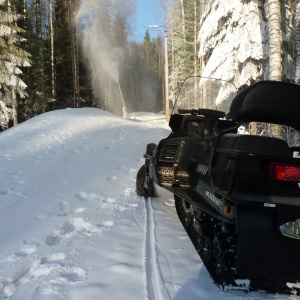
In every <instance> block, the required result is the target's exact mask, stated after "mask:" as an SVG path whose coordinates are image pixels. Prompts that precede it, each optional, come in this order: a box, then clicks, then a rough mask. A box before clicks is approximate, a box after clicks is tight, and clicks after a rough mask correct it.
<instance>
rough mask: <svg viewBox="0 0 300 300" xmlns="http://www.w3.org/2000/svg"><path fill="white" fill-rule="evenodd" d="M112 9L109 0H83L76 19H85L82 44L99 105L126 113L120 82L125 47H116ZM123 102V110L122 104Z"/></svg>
mask: <svg viewBox="0 0 300 300" xmlns="http://www.w3.org/2000/svg"><path fill="white" fill-rule="evenodd" d="M109 15H110V11H109V8H108V5H107V1H106V0H101V1H99V0H98V1H86V2H82V3H81V6H80V8H79V10H78V12H77V20H80V19H85V20H87V21H86V22H84V23H85V30H84V32H83V38H82V44H83V50H84V54H85V57H86V59H87V61H88V64H89V67H90V69H91V73H92V85H93V90H94V95H95V100H96V102H97V103H96V104H97V106H99V107H101V108H103V109H106V110H110V111H111V112H112V113H114V114H117V115H122V114H123V116H124V110H125V113H126V108H125V103H124V99H123V96H122V91H121V87H120V85H119V76H120V66H121V65H122V61H123V57H124V55H123V49H122V48H120V47H113V42H112V35H111V34H110V33H111V28H110V27H111V25H110V24H111V23H110V20H109V18H108V16H109ZM122 106H123V112H122V111H121V110H120V107H122Z"/></svg>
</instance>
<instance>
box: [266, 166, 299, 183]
mask: <svg viewBox="0 0 300 300" xmlns="http://www.w3.org/2000/svg"><path fill="white" fill-rule="evenodd" d="M270 176H271V178H273V179H276V180H284V181H289V182H300V166H291V165H283V164H277V163H271V166H270Z"/></svg>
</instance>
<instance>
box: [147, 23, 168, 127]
mask: <svg viewBox="0 0 300 300" xmlns="http://www.w3.org/2000/svg"><path fill="white" fill-rule="evenodd" d="M159 27H163V33H164V40H165V114H166V121H167V122H169V118H170V107H169V64H168V61H169V60H168V30H167V29H166V27H164V26H158V25H149V26H148V28H159Z"/></svg>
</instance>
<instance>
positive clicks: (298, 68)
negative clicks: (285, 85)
mask: <svg viewBox="0 0 300 300" xmlns="http://www.w3.org/2000/svg"><path fill="white" fill-rule="evenodd" d="M294 30H295V83H297V84H300V0H296V1H295V3H294ZM293 142H294V145H295V146H296V147H299V146H300V132H299V131H295V134H294V141H293Z"/></svg>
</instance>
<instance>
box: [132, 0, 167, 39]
mask: <svg viewBox="0 0 300 300" xmlns="http://www.w3.org/2000/svg"><path fill="white" fill-rule="evenodd" d="M163 1H165V0H163ZM136 5H137V10H136V26H135V27H134V28H133V29H134V30H133V31H134V38H135V39H136V40H137V41H139V42H142V41H143V38H144V36H145V31H146V30H147V28H148V25H163V11H162V7H161V4H160V1H159V0H136ZM150 31H151V32H150ZM149 32H150V34H151V36H156V35H157V34H159V33H160V32H159V31H158V30H155V29H150V30H149Z"/></svg>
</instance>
